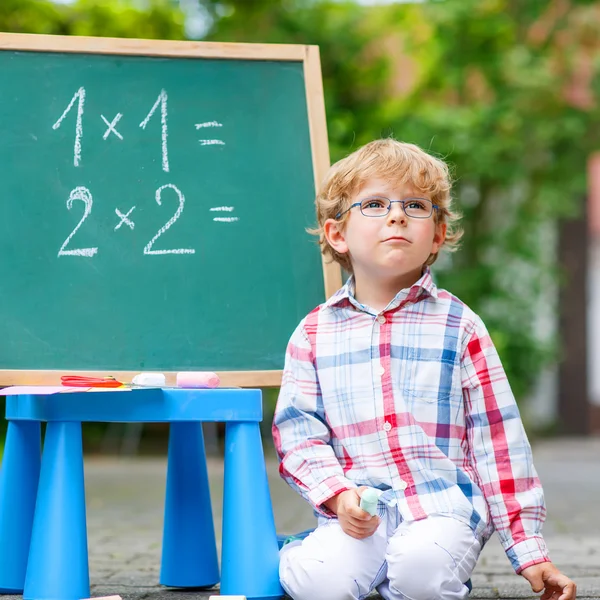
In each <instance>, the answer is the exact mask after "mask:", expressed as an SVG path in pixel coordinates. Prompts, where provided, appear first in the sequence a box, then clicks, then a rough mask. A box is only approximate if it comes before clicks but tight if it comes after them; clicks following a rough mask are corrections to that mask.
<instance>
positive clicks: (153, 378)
mask: <svg viewBox="0 0 600 600" xmlns="http://www.w3.org/2000/svg"><path fill="white" fill-rule="evenodd" d="M131 383H133V385H141V386H144V387H165V385H166V384H167V380H166V377H165V374H164V373H138V374H137V375H135V376H134V378H133V379H132V380H131Z"/></svg>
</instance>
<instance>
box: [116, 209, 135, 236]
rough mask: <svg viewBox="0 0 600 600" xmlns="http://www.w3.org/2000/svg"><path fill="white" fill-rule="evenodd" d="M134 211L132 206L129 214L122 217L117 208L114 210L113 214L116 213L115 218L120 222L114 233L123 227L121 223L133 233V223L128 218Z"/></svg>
mask: <svg viewBox="0 0 600 600" xmlns="http://www.w3.org/2000/svg"><path fill="white" fill-rule="evenodd" d="M134 210H135V206H133V207H132V208H130V209H129V212H128V213H127V214H126V215H124V214H123V213H122V212H121V211H120V210H119V209H118V208H115V212H116V213H117V217H119V218H120V219H121V220H120V221H119V223H118V224H117V226H116V227H115V229H114V230H115V231H116V230H117V229H119V228H120V227H121V225H123V223H125V225H127V227H129V229H131V230H132V231H133V229H134V227H135V223H134V222H133V221H132V220H131V219H130V218H129V215H130V214H131V213H132V212H133V211H134Z"/></svg>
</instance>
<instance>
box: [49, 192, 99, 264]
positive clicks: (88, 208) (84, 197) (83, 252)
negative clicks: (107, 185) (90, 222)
mask: <svg viewBox="0 0 600 600" xmlns="http://www.w3.org/2000/svg"><path fill="white" fill-rule="evenodd" d="M74 200H81V201H82V202H83V203H84V205H85V209H84V212H83V217H81V220H80V221H79V223H77V226H76V227H75V229H73V231H71V233H70V234H69V237H67V239H66V240H65V241H64V243H63V245H62V246H61V247H60V250H59V251H58V256H88V257H91V256H94V254H96V252H98V248H73V249H72V250H65V248H66V247H67V245H68V244H69V242H70V241H71V238H72V237H73V236H74V235H75V233H76V232H77V230H78V229H79V228H80V227H81V225H82V224H83V222H84V221H85V220H86V219H87V218H88V216H89V215H90V213H91V212H92V203H93V200H92V194H90V191H89V190H88V189H87V188H86V187H83V186H78V187H76V188H75V189H74V190H72V191H71V193H70V194H69V199H68V200H67V208H68V209H69V210H71V209H72V208H73V201H74Z"/></svg>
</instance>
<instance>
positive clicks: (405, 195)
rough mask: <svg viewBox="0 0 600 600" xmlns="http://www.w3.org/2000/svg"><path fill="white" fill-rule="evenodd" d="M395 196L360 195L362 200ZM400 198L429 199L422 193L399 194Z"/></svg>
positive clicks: (380, 193)
mask: <svg viewBox="0 0 600 600" xmlns="http://www.w3.org/2000/svg"><path fill="white" fill-rule="evenodd" d="M393 195H394V194H390V193H385V192H372V193H370V194H359V197H360V198H373V197H378V198H389V196H393ZM398 195H399V196H400V195H401V196H402V198H427V196H426V195H425V194H422V193H420V192H415V191H413V192H406V193H405V194H398Z"/></svg>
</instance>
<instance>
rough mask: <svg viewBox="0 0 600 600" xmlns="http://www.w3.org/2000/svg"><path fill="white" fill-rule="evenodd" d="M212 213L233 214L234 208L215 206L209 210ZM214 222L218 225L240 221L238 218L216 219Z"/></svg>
mask: <svg viewBox="0 0 600 600" xmlns="http://www.w3.org/2000/svg"><path fill="white" fill-rule="evenodd" d="M209 210H210V212H233V210H234V207H233V206H213V207H212V208H210V209H209ZM213 221H216V222H217V223H234V222H235V221H239V219H238V217H214V218H213Z"/></svg>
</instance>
